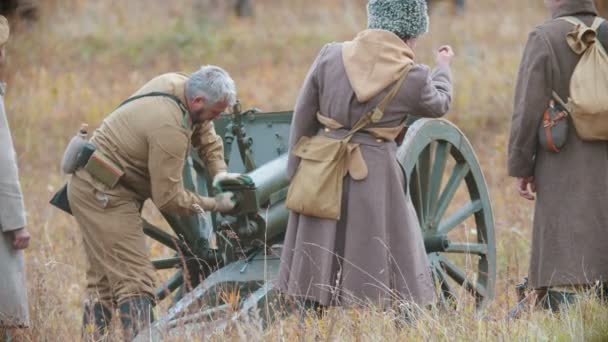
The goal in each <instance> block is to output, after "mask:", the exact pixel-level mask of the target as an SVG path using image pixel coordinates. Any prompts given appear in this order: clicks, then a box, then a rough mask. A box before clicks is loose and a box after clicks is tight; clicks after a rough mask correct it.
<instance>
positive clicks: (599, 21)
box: [591, 17, 604, 32]
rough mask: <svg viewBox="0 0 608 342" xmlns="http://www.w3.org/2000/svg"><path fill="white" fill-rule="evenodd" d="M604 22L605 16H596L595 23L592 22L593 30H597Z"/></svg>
mask: <svg viewBox="0 0 608 342" xmlns="http://www.w3.org/2000/svg"><path fill="white" fill-rule="evenodd" d="M602 23H604V18H602V17H595V19H593V24H591V28H592V29H593V31H595V32H597V29H599V28H600V25H602Z"/></svg>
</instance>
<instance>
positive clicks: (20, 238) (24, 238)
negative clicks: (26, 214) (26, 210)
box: [11, 228, 31, 249]
mask: <svg viewBox="0 0 608 342" xmlns="http://www.w3.org/2000/svg"><path fill="white" fill-rule="evenodd" d="M11 233H12V234H13V248H15V249H26V248H27V246H29V244H30V238H31V236H30V233H29V232H28V231H27V229H25V228H21V229H17V230H14V231H12V232H11Z"/></svg>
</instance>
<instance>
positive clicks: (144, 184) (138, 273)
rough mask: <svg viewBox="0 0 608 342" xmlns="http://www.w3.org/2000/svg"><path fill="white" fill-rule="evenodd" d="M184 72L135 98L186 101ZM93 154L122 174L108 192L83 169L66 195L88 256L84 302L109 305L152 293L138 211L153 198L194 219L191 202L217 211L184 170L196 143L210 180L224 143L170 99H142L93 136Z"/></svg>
mask: <svg viewBox="0 0 608 342" xmlns="http://www.w3.org/2000/svg"><path fill="white" fill-rule="evenodd" d="M187 79H188V77H187V76H186V75H182V74H177V73H170V74H164V75H161V76H158V77H156V78H154V79H152V80H151V81H149V82H148V83H146V84H145V85H144V86H143V87H142V88H140V89H139V90H138V91H137V92H136V93H135V94H134V95H141V94H146V93H150V92H164V93H169V94H171V95H174V96H176V97H178V98H179V99H180V100H181V101H182V103H184V104H185V103H186V102H185V98H184V87H185V83H186V81H187ZM91 141H92V142H93V143H94V144H95V146H96V147H97V150H98V151H100V152H102V153H103V154H104V155H106V156H107V157H108V158H109V159H110V160H112V161H113V162H114V163H117V164H118V165H120V167H121V168H122V169H123V170H124V171H125V175H124V176H123V178H122V179H121V181H120V182H119V184H118V185H117V186H115V187H114V188H112V189H109V188H108V187H107V186H106V185H104V184H103V183H101V182H100V181H98V180H96V179H94V178H93V177H92V176H91V174H90V173H88V172H87V171H86V170H85V169H80V170H78V171H77V172H76V174H75V175H74V176H73V177H72V179H71V180H70V182H69V186H68V198H69V201H70V205H71V208H72V212H73V214H74V217H75V218H76V220H77V221H78V223H79V225H80V227H81V230H82V236H83V242H84V249H85V252H86V255H87V260H88V268H87V297H88V299H89V300H96V301H100V302H102V303H103V304H104V305H106V306H108V307H110V306H112V305H113V304H115V303H120V302H121V301H123V300H125V299H127V298H128V297H131V296H139V295H144V294H145V295H148V296H150V297H152V296H153V295H154V280H155V279H154V278H155V271H154V267H153V266H152V263H151V262H150V260H149V257H148V250H147V247H146V241H145V236H144V233H143V221H142V218H141V216H140V210H141V207H142V203H143V201H144V200H146V199H148V198H150V199H151V200H152V201H153V202H154V204H155V205H156V206H157V207H158V208H159V209H160V210H161V211H163V212H169V213H177V214H195V213H196V211H195V210H194V209H193V207H192V206H193V204H198V205H200V206H201V207H202V208H203V209H205V210H214V208H215V200H214V199H213V198H208V197H202V196H199V195H197V194H195V193H192V192H190V191H187V190H185V189H184V186H183V180H182V171H183V167H184V162H185V158H186V156H187V153H188V150H189V148H190V146H191V145H192V146H194V148H196V149H197V151H198V152H199V155H200V157H201V159H202V160H203V161H204V162H205V164H206V167H207V170H208V172H209V174H210V175H211V176H212V177H213V176H215V175H216V174H217V173H218V172H221V171H225V170H226V164H225V162H224V153H223V152H224V151H223V145H222V140H221V138H220V137H219V136H218V135H217V134H216V133H215V130H214V128H213V123H211V122H204V123H201V124H197V125H195V126H194V127H191V125H190V124H189V123H188V122H187V121H186V123H185V125H184V121H183V113H182V111H181V109H180V107H179V106H178V105H177V103H176V102H175V101H173V100H172V99H169V98H166V97H159V96H155V97H145V98H140V99H137V100H134V101H132V102H129V103H127V104H125V105H123V106H121V107H120V108H118V109H116V110H115V111H114V112H113V113H112V114H110V115H109V116H108V117H107V118H106V119H105V120H104V121H103V124H102V125H101V127H100V128H99V129H97V130H96V131H95V133H94V134H93V137H92V138H91Z"/></svg>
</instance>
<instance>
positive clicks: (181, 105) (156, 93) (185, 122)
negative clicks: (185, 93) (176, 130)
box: [116, 91, 188, 128]
mask: <svg viewBox="0 0 608 342" xmlns="http://www.w3.org/2000/svg"><path fill="white" fill-rule="evenodd" d="M152 96H162V97H167V98H170V99H171V100H173V101H175V103H177V106H178V107H179V109H181V111H182V115H183V119H182V125H183V126H184V128H187V127H188V115H187V114H188V109H187V108H186V105H185V104H184V103H183V102H182V100H180V99H179V97H177V96H175V95H173V94H169V93H163V92H161V91H152V92H149V93H145V94H141V95H136V96H132V97H129V98H128V99H126V100H124V101H123V102H122V103H121V104H119V105H118V107H116V109H118V108H120V107H122V106H124V105H126V104H127V103H129V102H132V101H135V100H138V99H141V98H143V97H152Z"/></svg>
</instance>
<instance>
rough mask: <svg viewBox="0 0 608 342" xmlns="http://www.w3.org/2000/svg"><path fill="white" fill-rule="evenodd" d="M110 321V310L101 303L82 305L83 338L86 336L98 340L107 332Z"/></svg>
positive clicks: (85, 338)
mask: <svg viewBox="0 0 608 342" xmlns="http://www.w3.org/2000/svg"><path fill="white" fill-rule="evenodd" d="M111 321H112V311H111V310H110V309H108V308H107V307H105V306H104V305H103V304H101V303H99V302H97V303H94V304H85V305H84V314H83V315H82V335H83V340H85V341H86V340H87V337H90V338H93V339H94V340H98V339H99V338H100V337H101V336H103V335H105V334H106V333H107V332H108V326H109V325H110V322H111Z"/></svg>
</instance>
